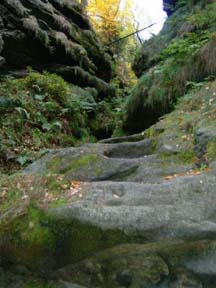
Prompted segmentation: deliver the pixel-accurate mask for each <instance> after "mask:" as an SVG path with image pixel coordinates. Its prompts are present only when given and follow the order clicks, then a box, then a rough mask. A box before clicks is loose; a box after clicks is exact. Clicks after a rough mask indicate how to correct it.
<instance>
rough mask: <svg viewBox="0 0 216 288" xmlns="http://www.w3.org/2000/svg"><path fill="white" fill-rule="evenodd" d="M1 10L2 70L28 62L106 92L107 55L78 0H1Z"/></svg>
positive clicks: (40, 69)
mask: <svg viewBox="0 0 216 288" xmlns="http://www.w3.org/2000/svg"><path fill="white" fill-rule="evenodd" d="M0 11H1V15H0V67H1V70H0V72H2V73H5V72H6V73H7V72H8V71H11V70H20V69H26V67H27V66H31V67H33V68H34V69H36V70H39V71H42V70H48V71H51V72H56V73H57V74H60V75H61V76H63V77H64V78H65V79H66V80H68V81H70V82H72V83H73V84H77V85H78V86H84V87H87V86H90V87H95V88H97V89H98V90H99V92H101V94H102V96H105V95H106V94H107V90H109V89H108V88H109V87H108V85H107V84H106V82H105V81H107V82H108V81H109V80H110V79H111V64H110V59H109V57H108V55H106V54H105V52H104V50H103V48H102V47H101V45H100V42H99V41H98V39H97V38H96V35H95V33H94V31H93V29H92V28H91V26H90V24H89V21H88V18H87V17H86V16H85V14H84V13H83V11H82V9H81V6H80V5H79V4H77V2H76V1H67V0H61V1H59V0H45V1H43V0H2V1H1V3H0ZM109 92H110V91H108V93H109Z"/></svg>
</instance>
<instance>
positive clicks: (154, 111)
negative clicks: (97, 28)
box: [125, 0, 216, 133]
mask: <svg viewBox="0 0 216 288" xmlns="http://www.w3.org/2000/svg"><path fill="white" fill-rule="evenodd" d="M164 9H165V11H167V13H168V15H170V16H169V17H168V19H167V20H166V22H165V24H164V27H163V29H162V31H161V32H160V34H159V35H157V36H154V37H152V38H151V39H150V40H148V41H146V42H145V43H144V44H143V47H142V48H141V49H140V51H139V52H138V53H137V55H136V56H135V61H134V64H133V69H134V71H135V73H136V75H137V76H138V77H140V79H139V81H138V84H137V85H136V87H134V89H133V91H132V93H131V96H130V100H129V103H128V106H127V112H126V123H125V129H126V130H127V131H129V132H131V133H132V132H137V131H142V130H144V129H145V128H147V127H149V126H150V125H152V124H153V123H155V122H156V121H157V119H158V118H159V117H160V116H162V115H163V114H165V113H167V112H169V111H170V110H171V109H172V108H173V105H174V104H175V102H176V101H177V99H178V98H179V97H181V96H183V95H184V94H185V92H186V91H187V90H188V88H190V85H191V84H190V83H191V82H193V83H199V82H201V81H204V80H205V79H206V78H207V77H214V76H215V75H216V65H215V57H216V49H215V44H216V39H215V31H216V24H215V23H216V21H215V20H216V17H215V15H216V1H213V0H202V1H201V0H200V1H164Z"/></svg>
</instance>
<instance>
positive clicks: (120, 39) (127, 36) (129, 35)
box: [107, 20, 162, 46]
mask: <svg viewBox="0 0 216 288" xmlns="http://www.w3.org/2000/svg"><path fill="white" fill-rule="evenodd" d="M161 21H162V20H161ZM161 21H159V22H155V23H152V24H150V25H148V26H146V27H144V28H142V29H139V30H137V31H135V32H133V33H130V34H128V35H126V36H124V37H122V38H119V39H117V40H115V41H113V42H110V43H109V44H107V46H111V45H113V44H115V43H118V42H120V41H122V40H124V39H126V38H129V37H131V36H133V35H135V34H138V33H140V32H142V31H144V30H147V29H149V28H151V27H152V26H154V25H156V24H158V23H160V22H161Z"/></svg>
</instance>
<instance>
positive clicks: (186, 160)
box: [159, 150, 196, 165]
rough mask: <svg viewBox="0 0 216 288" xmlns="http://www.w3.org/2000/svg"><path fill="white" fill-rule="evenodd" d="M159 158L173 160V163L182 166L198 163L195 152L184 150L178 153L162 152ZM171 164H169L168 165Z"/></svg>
mask: <svg viewBox="0 0 216 288" xmlns="http://www.w3.org/2000/svg"><path fill="white" fill-rule="evenodd" d="M159 157H160V158H161V159H162V160H167V159H172V161H173V162H176V163H181V164H192V163H195V161H196V155H195V153H194V151H193V150H184V151H181V152H178V153H175V154H173V153H171V154H170V153H169V152H162V153H160V155H159ZM169 164H170V163H169V162H168V163H167V165H169Z"/></svg>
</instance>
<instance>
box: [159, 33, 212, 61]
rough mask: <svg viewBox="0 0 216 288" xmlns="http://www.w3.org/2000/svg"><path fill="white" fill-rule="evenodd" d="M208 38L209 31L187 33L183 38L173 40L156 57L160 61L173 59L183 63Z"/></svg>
mask: <svg viewBox="0 0 216 288" xmlns="http://www.w3.org/2000/svg"><path fill="white" fill-rule="evenodd" d="M209 38H210V33H209V31H202V32H201V33H187V35H186V37H185V38H177V39H174V40H173V41H172V42H171V43H170V44H169V45H168V47H167V48H165V49H164V50H163V51H162V52H161V54H160V55H159V56H158V57H159V58H160V60H161V61H163V60H166V59H167V58H170V57H173V58H174V59H173V60H175V61H177V62H179V63H180V62H184V61H185V59H186V57H188V56H190V57H191V56H192V55H194V54H195V53H196V52H197V51H198V50H199V49H200V48H201V47H203V46H204V44H205V43H207V42H208V40H209Z"/></svg>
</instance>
